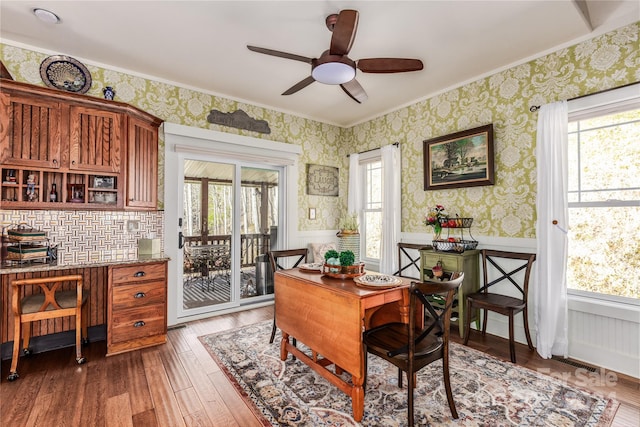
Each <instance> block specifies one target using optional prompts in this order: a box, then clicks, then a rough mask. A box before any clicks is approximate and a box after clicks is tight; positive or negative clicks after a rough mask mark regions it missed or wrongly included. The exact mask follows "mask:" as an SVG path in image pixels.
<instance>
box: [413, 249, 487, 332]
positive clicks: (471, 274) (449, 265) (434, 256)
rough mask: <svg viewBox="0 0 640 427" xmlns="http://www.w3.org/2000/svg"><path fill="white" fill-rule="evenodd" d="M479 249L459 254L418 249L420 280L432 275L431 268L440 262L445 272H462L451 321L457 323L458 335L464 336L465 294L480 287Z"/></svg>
mask: <svg viewBox="0 0 640 427" xmlns="http://www.w3.org/2000/svg"><path fill="white" fill-rule="evenodd" d="M479 254H480V251H478V250H469V251H464V252H463V253H461V254H458V253H449V252H437V251H434V250H433V249H422V250H420V271H421V280H425V279H426V278H428V277H433V273H432V271H431V269H432V268H433V267H434V266H436V265H437V264H438V262H440V263H441V264H442V269H443V270H444V272H446V273H451V272H454V271H462V272H464V281H463V282H462V285H460V288H459V289H458V295H457V297H456V299H455V301H454V307H453V312H452V314H451V323H454V324H457V325H458V331H459V333H460V337H464V316H465V312H464V310H465V308H466V307H465V304H466V299H465V295H469V294H470V293H473V292H475V291H477V290H478V289H480V264H479V263H480V260H479Z"/></svg>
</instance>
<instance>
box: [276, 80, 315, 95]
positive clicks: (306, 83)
mask: <svg viewBox="0 0 640 427" xmlns="http://www.w3.org/2000/svg"><path fill="white" fill-rule="evenodd" d="M315 81H316V79H314V78H313V77H311V76H309V77H307V78H306V79H304V80H301V81H299V82H298V83H296V84H294V85H293V86H291V87H290V88H289V89H287V90H285V91H284V92H283V93H282V94H283V95H291V94H292V93H296V92H297V91H299V90H300V89H304V88H305V87H307V86H309V85H310V84H311V83H313V82H315Z"/></svg>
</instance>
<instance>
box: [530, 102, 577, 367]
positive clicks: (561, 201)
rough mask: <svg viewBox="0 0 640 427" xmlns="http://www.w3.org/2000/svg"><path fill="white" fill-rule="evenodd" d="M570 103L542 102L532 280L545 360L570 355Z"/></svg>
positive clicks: (539, 344)
mask: <svg viewBox="0 0 640 427" xmlns="http://www.w3.org/2000/svg"><path fill="white" fill-rule="evenodd" d="M567 121H568V113H567V102H566V101H561V102H556V103H554V104H548V105H543V106H542V107H541V108H540V110H539V113H538V130H537V141H536V161H537V181H538V189H537V191H538V193H537V201H536V207H537V216H538V221H537V229H536V235H537V247H538V250H537V258H536V264H535V266H536V277H537V279H538V283H535V284H534V285H533V290H534V302H535V321H536V331H537V336H536V347H537V351H538V353H539V354H540V356H542V357H543V358H545V359H549V358H551V356H553V355H558V356H563V357H567V355H568V351H569V348H568V347H569V345H568V333H567V329H568V325H567V317H568V309H567V278H566V270H567V245H568V239H567V230H568V229H569V225H568V217H569V213H568V202H567V181H568V173H567V167H568V166H567V162H568V161H567V151H568V147H567V145H568V137H567V126H568V125H567Z"/></svg>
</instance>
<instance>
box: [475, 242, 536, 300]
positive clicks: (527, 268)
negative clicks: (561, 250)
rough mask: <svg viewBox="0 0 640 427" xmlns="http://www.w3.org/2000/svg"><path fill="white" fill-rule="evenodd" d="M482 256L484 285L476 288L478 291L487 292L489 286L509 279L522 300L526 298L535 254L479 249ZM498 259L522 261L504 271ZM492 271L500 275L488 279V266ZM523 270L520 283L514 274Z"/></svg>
mask: <svg viewBox="0 0 640 427" xmlns="http://www.w3.org/2000/svg"><path fill="white" fill-rule="evenodd" d="M481 257H482V268H483V270H484V271H483V275H484V285H483V286H482V287H481V288H480V289H479V290H478V292H489V288H490V287H492V286H493V285H496V284H498V283H501V282H503V281H505V280H506V281H509V282H510V283H511V284H512V285H513V286H514V288H515V289H517V290H518V292H519V293H520V294H521V295H522V299H523V300H524V301H526V300H527V294H528V293H529V278H530V276H531V270H532V267H533V262H534V261H535V259H536V255H535V254H532V253H526V252H509V251H499V250H489V249H483V250H482V251H481ZM498 259H502V260H515V261H518V260H519V261H522V263H521V264H520V265H518V266H516V267H514V268H513V269H511V270H509V271H506V269H505V268H503V267H502V266H501V265H500V264H499V263H498V261H497V260H498ZM490 266H491V268H492V269H493V270H494V271H497V272H499V273H500V276H498V277H497V278H495V279H493V280H492V281H489V270H490V269H489V267H490ZM523 270H524V278H523V279H522V281H521V283H518V282H517V281H516V280H515V279H514V276H515V275H516V274H517V273H519V272H521V271H523Z"/></svg>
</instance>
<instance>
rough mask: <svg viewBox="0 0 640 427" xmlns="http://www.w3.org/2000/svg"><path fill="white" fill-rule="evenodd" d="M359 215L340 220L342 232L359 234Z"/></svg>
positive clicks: (350, 214)
mask: <svg viewBox="0 0 640 427" xmlns="http://www.w3.org/2000/svg"><path fill="white" fill-rule="evenodd" d="M358 225H359V224H358V214H357V213H355V212H353V213H349V214H346V215H343V216H342V217H341V218H340V225H339V228H340V231H342V232H343V233H344V232H349V231H350V232H357V231H358Z"/></svg>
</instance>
